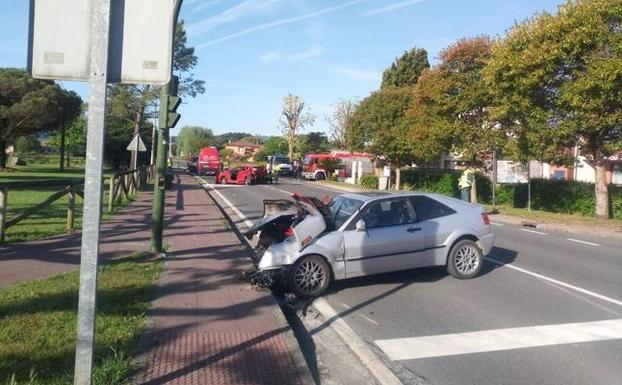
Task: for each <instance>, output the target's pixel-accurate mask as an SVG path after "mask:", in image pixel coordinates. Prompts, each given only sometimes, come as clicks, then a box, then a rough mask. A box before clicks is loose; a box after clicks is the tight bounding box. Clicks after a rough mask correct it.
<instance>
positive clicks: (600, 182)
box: [594, 160, 609, 219]
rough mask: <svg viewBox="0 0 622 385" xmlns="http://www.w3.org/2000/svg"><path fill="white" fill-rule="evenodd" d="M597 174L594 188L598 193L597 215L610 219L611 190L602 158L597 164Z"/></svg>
mask: <svg viewBox="0 0 622 385" xmlns="http://www.w3.org/2000/svg"><path fill="white" fill-rule="evenodd" d="M595 169H596V175H595V177H596V178H595V182H596V183H594V190H595V194H596V217H597V218H602V219H609V191H608V188H607V174H606V173H605V162H604V161H602V160H600V161H598V163H596V165H595Z"/></svg>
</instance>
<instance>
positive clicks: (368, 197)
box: [340, 191, 438, 202]
mask: <svg viewBox="0 0 622 385" xmlns="http://www.w3.org/2000/svg"><path fill="white" fill-rule="evenodd" d="M340 195H341V196H344V197H347V198H352V199H356V200H360V201H364V202H368V201H369V202H371V201H375V200H380V199H385V198H391V197H401V196H413V195H425V196H429V197H435V196H437V195H438V194H434V193H426V192H421V191H398V192H395V191H369V192H348V193H343V194H340Z"/></svg>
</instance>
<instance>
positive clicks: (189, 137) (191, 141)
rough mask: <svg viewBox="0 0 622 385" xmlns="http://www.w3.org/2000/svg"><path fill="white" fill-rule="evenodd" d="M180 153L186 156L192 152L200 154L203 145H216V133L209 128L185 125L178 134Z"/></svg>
mask: <svg viewBox="0 0 622 385" xmlns="http://www.w3.org/2000/svg"><path fill="white" fill-rule="evenodd" d="M177 143H178V146H179V154H180V155H181V156H183V157H186V156H188V155H190V154H192V155H198V154H199V151H200V150H201V149H202V148H203V147H211V146H215V145H216V140H215V139H214V134H213V133H212V130H210V129H209V128H203V127H197V126H185V127H183V128H182V129H181V131H180V132H179V135H178V136H177Z"/></svg>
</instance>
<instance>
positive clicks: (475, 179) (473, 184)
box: [471, 173, 477, 203]
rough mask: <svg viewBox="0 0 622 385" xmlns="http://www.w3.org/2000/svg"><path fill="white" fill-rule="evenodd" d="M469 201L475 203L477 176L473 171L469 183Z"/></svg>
mask: <svg viewBox="0 0 622 385" xmlns="http://www.w3.org/2000/svg"><path fill="white" fill-rule="evenodd" d="M471 203H477V178H476V177H475V173H473V183H471Z"/></svg>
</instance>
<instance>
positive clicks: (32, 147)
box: [15, 136, 41, 155]
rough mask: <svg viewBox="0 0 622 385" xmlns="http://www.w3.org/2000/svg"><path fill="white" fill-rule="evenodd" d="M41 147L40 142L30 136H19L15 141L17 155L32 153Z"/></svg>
mask: <svg viewBox="0 0 622 385" xmlns="http://www.w3.org/2000/svg"><path fill="white" fill-rule="evenodd" d="M40 149H41V143H39V141H38V140H37V139H36V138H34V137H32V136H20V137H19V138H17V140H16V141H15V152H16V153H17V154H18V155H25V154H34V153H37V152H39V150H40Z"/></svg>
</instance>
